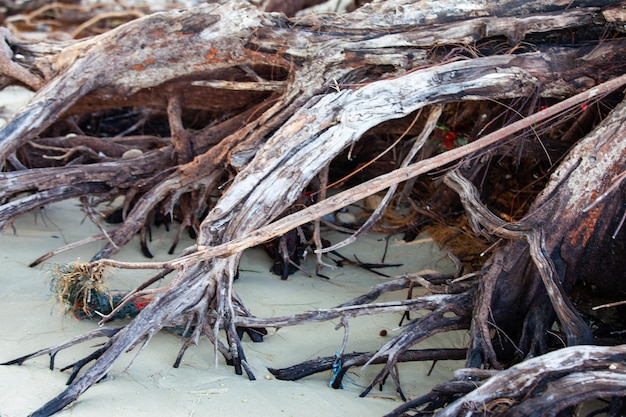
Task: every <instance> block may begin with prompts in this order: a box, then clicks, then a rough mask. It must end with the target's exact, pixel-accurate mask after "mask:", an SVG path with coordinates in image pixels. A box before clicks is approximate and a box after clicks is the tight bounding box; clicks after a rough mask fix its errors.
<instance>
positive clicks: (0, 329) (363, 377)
mask: <svg viewBox="0 0 626 417" xmlns="http://www.w3.org/2000/svg"><path fill="white" fill-rule="evenodd" d="M6 94H7V93H5V95H4V97H7V96H6ZM8 94H9V96H8V97H9V101H8V102H6V104H7V105H8V106H11V109H7V111H6V112H5V114H6V113H10V112H11V111H13V110H12V108H16V107H19V105H21V103H22V102H23V100H24V97H23V96H22V93H21V92H20V91H19V90H10V91H9V92H8ZM20 100H22V101H20ZM4 117H6V116H4ZM97 233H98V229H97V228H96V227H95V226H94V225H93V224H91V223H90V222H89V220H87V219H86V218H85V216H84V215H83V214H82V212H81V211H80V208H79V204H78V202H77V201H76V200H70V201H66V202H63V203H59V204H55V205H52V206H49V207H46V208H43V209H40V210H38V211H37V212H34V213H29V214H27V215H24V216H23V217H21V218H20V219H18V220H17V221H16V222H15V224H14V227H13V228H11V227H9V228H8V229H6V230H4V231H3V233H2V235H1V236H0V265H1V267H2V273H1V274H0V285H1V286H0V288H2V291H1V292H0V341H1V346H2V348H1V350H0V361H6V360H10V359H13V358H15V357H18V356H21V355H24V354H27V353H30V352H33V351H36V350H38V349H41V348H44V347H48V346H51V345H55V344H58V343H61V342H64V341H67V340H68V339H70V338H72V337H74V336H77V335H79V334H81V333H83V332H86V331H89V330H92V329H95V328H96V327H97V324H96V323H95V322H92V321H79V320H76V319H75V318H74V317H73V316H71V315H66V314H64V312H63V310H62V308H61V307H59V306H58V305H56V304H55V301H54V300H53V298H52V297H51V293H50V282H49V281H50V276H49V273H48V271H49V270H50V269H51V268H52V267H53V265H54V264H55V263H63V262H71V261H75V260H76V259H78V258H80V259H83V260H87V259H89V258H90V257H91V256H92V255H93V254H94V253H95V252H96V251H97V249H98V248H99V247H100V245H101V244H102V243H95V244H91V245H88V246H85V247H82V248H80V249H77V250H74V251H71V252H68V253H62V254H60V255H57V256H56V257H54V258H52V259H50V260H49V261H48V262H47V263H45V264H43V265H41V266H39V267H37V268H29V267H28V264H29V263H30V262H32V261H33V260H34V259H36V258H38V257H39V256H40V255H42V254H44V253H46V252H47V251H49V250H52V249H55V248H58V247H59V246H62V245H63V244H65V243H69V242H74V241H77V240H79V239H81V238H83V237H86V236H90V235H93V234H97ZM173 237H174V231H170V232H169V233H168V232H166V231H165V230H164V229H163V228H160V229H156V230H155V233H154V236H153V240H152V242H151V243H150V249H151V250H152V252H153V254H155V256H156V259H168V258H171V257H172V256H170V255H167V249H168V248H169V246H170V244H171V240H172V239H173ZM325 237H326V238H329V239H330V240H331V241H333V243H336V242H338V241H339V240H341V238H342V236H341V235H338V234H333V233H330V234H326V235H325ZM380 239H381V236H379V235H375V234H369V235H368V236H366V237H365V238H364V239H361V240H359V241H358V242H357V243H355V244H353V245H351V246H349V247H346V248H343V249H341V250H340V252H341V253H342V254H343V255H345V256H349V257H351V256H353V255H354V254H357V255H358V256H359V258H360V259H361V260H362V261H364V262H380V260H381V257H382V251H383V248H384V244H383V242H382V241H380ZM191 244H193V242H192V241H191V240H189V239H188V238H187V239H186V240H185V241H182V242H181V243H180V244H179V248H180V250H181V251H182V249H183V248H184V247H186V246H189V245H191ZM115 258H116V259H120V260H134V261H141V260H145V258H143V256H142V255H141V252H140V251H139V243H138V241H137V239H135V241H133V242H131V243H130V244H129V245H128V246H127V247H126V248H125V249H124V250H123V251H122V252H121V253H120V254H118V255H116V256H115ZM386 262H388V263H396V262H397V263H402V264H403V265H402V266H401V267H398V268H389V269H387V270H385V271H384V272H386V273H387V274H389V275H396V276H397V275H401V274H403V273H408V272H418V271H438V272H450V271H452V269H453V267H452V265H451V263H450V262H449V261H448V259H447V257H446V256H445V254H443V253H442V252H441V251H440V250H439V249H438V247H437V245H436V244H434V243H433V241H432V240H430V239H429V238H428V237H425V236H424V237H421V238H420V239H418V240H416V241H414V242H411V243H406V242H403V241H401V240H400V237H399V236H398V237H395V238H392V239H391V242H390V245H389V254H388V256H387V259H386ZM270 264H271V262H270V260H269V258H268V257H267V256H266V255H265V253H264V252H263V251H262V250H259V249H257V248H255V249H251V250H248V251H246V252H245V253H244V256H243V259H242V263H241V266H240V276H241V277H240V279H239V280H238V281H237V282H236V285H235V290H236V292H237V293H238V294H239V295H240V296H241V297H242V298H243V300H244V301H245V303H246V305H247V307H248V308H249V309H250V310H251V312H252V314H254V315H256V316H260V317H272V316H279V315H285V314H293V313H297V312H303V311H309V310H312V309H316V308H323V307H332V306H335V305H338V304H340V303H342V302H344V301H347V300H349V299H350V298H352V297H355V296H358V295H360V294H362V293H363V292H365V291H367V290H368V289H369V288H371V287H372V286H373V285H376V284H378V283H380V282H383V281H385V280H387V279H389V278H384V277H380V276H377V275H374V274H372V273H370V272H367V271H364V270H362V269H358V268H354V267H344V268H337V269H335V270H330V269H327V270H325V271H324V272H325V274H326V275H328V276H329V277H330V278H331V279H330V280H324V279H320V278H311V277H308V276H306V275H305V274H302V273H296V274H294V275H292V276H290V277H289V279H288V280H286V281H281V280H280V279H279V278H278V277H276V276H274V275H272V274H271V273H270V272H269V268H270ZM304 269H305V270H308V271H314V258H313V257H309V259H308V260H307V261H306V263H305V264H304ZM110 275H111V276H110V287H111V288H112V289H119V290H129V289H132V288H134V287H135V286H136V285H138V284H140V283H141V282H142V281H143V280H145V279H146V278H147V277H149V276H150V275H151V272H150V271H136V270H135V271H128V270H114V271H111V274H110ZM404 296H405V294H404V293H394V294H388V295H386V296H385V297H384V298H383V299H382V300H383V301H384V300H391V299H401V298H403V297H404ZM399 319H400V315H399V314H393V315H391V314H389V315H384V316H367V317H360V318H355V319H352V320H350V323H349V324H350V339H349V343H348V348H347V350H346V351H347V352H352V351H367V350H374V349H378V348H380V347H381V346H382V345H383V344H384V343H385V342H387V341H388V340H389V338H390V337H392V336H393V335H395V334H398V332H399V331H400V329H398V328H397V327H398V323H399ZM123 324H124V323H123V322H121V321H116V322H113V323H111V325H112V326H121V325H123ZM337 324H338V320H333V321H330V322H325V323H318V324H310V325H303V326H295V327H288V328H283V329H280V330H279V331H275V330H274V329H270V330H269V334H268V336H266V338H265V341H264V342H263V343H252V342H251V341H250V340H249V339H247V338H246V339H245V340H244V342H243V346H244V349H245V353H246V355H247V357H248V361H249V363H250V365H251V367H252V369H253V371H254V373H255V375H256V377H257V380H256V381H249V380H248V379H247V378H246V377H244V376H237V375H235V374H234V372H233V369H232V368H231V367H229V366H226V365H225V363H224V361H223V360H222V358H221V357H219V360H218V365H217V367H216V366H215V357H214V354H213V345H212V344H211V343H210V342H209V341H208V339H206V338H202V339H201V340H200V343H199V345H198V346H196V347H192V348H190V349H189V350H188V351H187V353H186V354H185V356H184V360H183V362H182V365H181V366H180V368H178V369H174V368H173V367H172V364H173V362H174V359H175V357H176V355H177V353H178V350H179V348H180V339H179V338H178V337H177V336H175V335H173V334H170V333H167V332H161V333H159V334H157V335H156V336H155V337H154V338H153V339H152V340H151V341H150V343H149V344H148V345H147V346H146V347H145V349H143V351H141V353H140V354H139V355H137V350H135V351H133V352H130V353H128V354H126V355H124V356H122V357H121V358H120V359H119V360H118V361H117V363H116V365H115V366H114V368H113V369H112V370H111V371H110V373H109V375H108V377H107V378H106V380H104V381H103V382H101V383H99V384H97V385H96V386H94V387H92V388H91V389H89V390H88V391H87V392H86V393H85V394H83V395H82V396H81V398H80V399H79V401H77V402H76V403H74V404H73V405H72V406H70V407H68V408H67V409H65V410H64V411H62V412H61V413H59V414H58V415H59V416H90V417H99V416H107V417H110V416H121V417H124V416H129V417H130V416H132V417H138V416H155V415H157V416H161V415H171V416H216V417H219V416H225V417H226V416H228V417H238V416H261V417H263V416H268V417H269V416H297V417H307V416H312V417H313V416H316V417H318V416H324V417H332V416H363V417H367V416H377V417H378V416H382V415H383V414H385V413H387V412H389V411H391V410H393V409H394V408H396V407H397V406H398V405H400V402H399V399H398V397H397V395H396V393H395V391H394V387H393V385H392V384H390V383H388V384H386V385H385V386H384V387H383V390H382V391H378V390H377V389H375V390H373V391H372V392H371V393H370V395H369V396H368V397H367V398H359V396H358V395H359V393H360V392H361V390H362V387H363V386H365V385H367V384H368V383H369V382H370V381H371V380H372V378H373V377H374V375H376V373H377V372H378V371H379V370H380V365H372V366H369V367H368V368H366V369H365V370H362V369H358V368H355V369H353V370H352V372H350V374H349V376H350V382H346V384H345V387H344V389H341V390H334V389H331V388H329V387H328V383H329V380H330V378H331V376H332V375H331V372H324V373H321V374H318V375H314V376H311V377H307V378H305V379H303V380H300V381H297V382H289V381H279V380H276V379H275V378H274V377H273V376H271V374H270V373H269V372H268V370H267V368H268V367H274V368H280V367H287V366H291V365H294V364H297V363H300V362H303V361H306V360H309V359H314V358H317V357H320V356H331V355H334V354H335V352H337V351H338V349H340V347H341V343H342V338H343V330H341V329H340V330H335V326H336V325H337ZM383 329H384V330H386V331H387V332H388V335H387V336H386V337H382V336H380V335H379V333H380V331H381V330H383ZM467 341H468V336H467V334H466V333H465V332H456V333H453V334H446V335H444V336H435V337H433V338H432V339H429V340H428V341H426V342H425V343H424V344H422V345H420V346H419V347H424V348H426V347H462V346H465V345H466V344H467ZM99 342H101V340H99V341H91V342H87V343H85V344H84V345H80V346H76V347H73V348H71V349H68V350H66V351H63V352H61V353H59V354H58V355H57V358H56V364H55V365H56V366H55V369H54V370H52V371H51V370H49V369H48V366H49V361H48V358H47V357H41V358H37V359H35V360H32V361H29V362H27V363H25V364H24V365H22V366H2V367H0V416H2V417H17V416H25V415H27V414H29V413H31V412H32V411H34V410H36V409H37V408H38V407H40V406H41V405H43V404H44V403H45V402H47V401H48V400H50V399H51V398H53V397H54V396H55V395H57V394H59V393H60V392H61V391H62V390H63V389H64V387H65V382H66V380H67V376H68V372H67V371H66V372H59V368H61V367H63V366H65V365H67V364H69V363H72V362H73V361H75V360H77V359H80V358H82V357H83V356H84V355H86V354H88V353H90V352H92V351H93V349H94V347H95V346H96V345H97V343H99ZM133 359H134V360H133ZM131 362H132V366H130V367H129V365H130V364H131ZM430 366H431V363H422V364H419V363H410V364H402V365H401V368H400V369H401V380H402V386H403V389H404V392H405V394H406V395H407V396H408V397H409V398H415V397H416V396H419V395H420V394H423V393H425V392H426V391H428V390H429V389H430V388H431V387H432V386H434V385H435V384H437V383H439V382H442V381H445V380H447V379H449V378H450V376H451V374H452V371H453V370H454V369H456V368H458V367H461V366H462V362H453V361H448V362H439V363H438V364H437V366H435V368H434V370H433V372H432V374H431V375H428V371H429V368H430Z"/></svg>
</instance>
